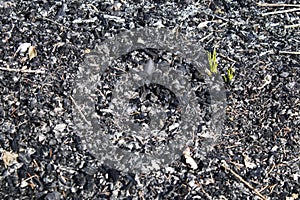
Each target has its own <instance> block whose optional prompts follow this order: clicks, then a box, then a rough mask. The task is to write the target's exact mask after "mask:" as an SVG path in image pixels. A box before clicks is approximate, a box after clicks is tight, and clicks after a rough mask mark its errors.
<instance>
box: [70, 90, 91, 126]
mask: <svg viewBox="0 0 300 200" xmlns="http://www.w3.org/2000/svg"><path fill="white" fill-rule="evenodd" d="M70 99H71V101H72V102H73V104H74V105H75V107H76V109H77V110H78V112H79V114H80V116H81V117H82V118H83V120H84V121H85V123H87V124H88V125H89V126H91V125H92V124H91V123H90V122H89V121H88V120H87V119H86V117H85V115H84V114H83V112H82V111H81V110H80V107H79V106H78V104H77V103H76V101H75V99H74V98H73V97H72V96H70Z"/></svg>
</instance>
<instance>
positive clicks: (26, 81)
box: [0, 0, 300, 200]
mask: <svg viewBox="0 0 300 200" xmlns="http://www.w3.org/2000/svg"><path fill="white" fill-rule="evenodd" d="M270 2H271V1H269V2H268V3H270ZM284 3H290V4H297V1H285V2H284ZM298 3H299V2H298ZM295 8H297V7H271V6H267V7H264V6H259V5H257V2H255V1H250V0H245V1H238V2H237V1H231V0H223V1H222V0H220V1H213V0H212V1H209V0H207V1H199V2H197V3H195V2H194V1H182V2H172V3H170V2H167V1H155V2H148V1H142V2H138V3H134V2H132V1H120V2H117V1H116V2H114V1H105V2H103V1H86V2H85V3H80V2H79V1H67V0H66V1H35V0H33V1H0V30H1V31H0V34H1V37H0V38H1V40H0V67H1V68H0V132H1V134H0V151H1V155H2V156H1V158H2V159H1V160H0V198H1V199H49V200H50V199H51V200H52V199H53V200H55V199H109V198H110V199H260V198H261V199H298V198H299V196H300V193H299V191H300V189H299V188H300V153H299V150H300V146H299V145H300V138H299V133H300V131H299V125H300V118H299V108H300V79H299V77H300V68H299V64H300V63H299V61H300V59H299V55H293V54H292V53H291V52H297V51H298V52H299V43H300V37H299V33H300V29H299V26H298V27H297V26H296V27H294V28H292V27H289V26H290V25H293V24H299V23H300V17H299V13H300V11H299V10H298V11H297V10H292V11H290V12H285V13H269V14H267V15H264V13H268V12H274V11H280V10H288V9H295ZM298 8H299V7H298ZM206 22H207V23H206ZM159 26H164V27H167V28H170V29H173V28H177V29H178V30H180V31H181V32H182V34H184V35H185V36H186V37H188V38H189V37H190V38H193V39H197V40H199V41H202V42H203V46H204V48H205V49H206V50H211V49H213V47H215V48H216V49H217V53H218V62H219V73H224V74H227V68H229V67H233V68H234V69H235V77H234V79H233V80H232V81H231V82H229V83H224V84H225V88H226V91H227V92H226V94H227V108H226V119H225V123H224V127H223V132H222V136H221V137H220V138H219V140H218V141H217V143H216V144H214V148H213V149H212V151H210V152H209V153H207V155H206V156H205V157H201V156H200V155H201V153H200V151H201V148H200V147H199V148H194V149H193V148H192V149H191V156H192V158H193V159H194V160H195V161H196V163H197V165H198V168H197V169H195V170H193V169H192V168H191V166H189V165H188V164H187V162H186V161H185V160H184V159H182V160H177V161H174V163H172V164H171V165H170V166H169V167H165V168H163V169H161V170H156V171H153V172H151V173H149V174H130V173H129V174H128V173H122V172H119V171H118V170H117V169H111V168H109V166H104V165H102V164H101V163H100V162H99V161H98V160H97V159H96V158H94V157H93V156H92V155H91V154H90V153H89V150H88V149H86V148H85V147H84V146H83V145H82V143H81V140H80V138H79V137H78V135H77V133H76V129H75V125H74V123H73V120H72V119H73V113H74V112H75V110H74V106H73V105H72V100H71V99H70V96H71V95H72V89H73V88H72V87H73V83H74V79H75V78H76V72H77V69H78V66H79V64H80V63H81V62H82V61H83V58H84V55H85V54H86V52H87V49H93V48H94V47H95V45H96V44H97V42H101V41H102V40H104V39H105V38H107V37H109V36H110V35H113V34H116V33H118V32H121V31H124V30H128V29H133V28H138V27H159ZM24 43H31V45H32V46H34V47H35V49H36V52H37V56H35V54H34V50H32V49H31V56H32V59H29V58H28V55H27V49H28V47H29V46H28V47H26V44H24ZM22 45H23V46H22ZM24 45H25V46H24ZM19 47H21V48H19ZM22 48H23V49H25V50H24V51H25V52H22V50H23V49H22ZM7 67H9V69H7ZM41 71H44V72H45V73H39V72H41Z"/></svg>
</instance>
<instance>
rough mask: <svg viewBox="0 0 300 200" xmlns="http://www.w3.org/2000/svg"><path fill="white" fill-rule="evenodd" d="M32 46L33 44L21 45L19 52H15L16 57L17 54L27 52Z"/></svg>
mask: <svg viewBox="0 0 300 200" xmlns="http://www.w3.org/2000/svg"><path fill="white" fill-rule="evenodd" d="M30 46H31V43H21V44H20V46H19V47H18V49H17V51H16V52H15V54H14V56H16V55H17V53H19V52H21V53H24V52H26V51H27V49H28V48H29V47H30Z"/></svg>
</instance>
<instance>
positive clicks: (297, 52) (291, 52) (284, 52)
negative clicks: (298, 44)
mask: <svg viewBox="0 0 300 200" xmlns="http://www.w3.org/2000/svg"><path fill="white" fill-rule="evenodd" d="M279 53H281V54H293V55H300V51H279Z"/></svg>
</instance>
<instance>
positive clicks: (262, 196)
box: [221, 162, 267, 200]
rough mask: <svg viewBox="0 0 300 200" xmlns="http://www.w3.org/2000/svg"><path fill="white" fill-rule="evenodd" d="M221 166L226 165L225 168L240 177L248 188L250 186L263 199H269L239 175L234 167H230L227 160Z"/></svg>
mask: <svg viewBox="0 0 300 200" xmlns="http://www.w3.org/2000/svg"><path fill="white" fill-rule="evenodd" d="M221 166H222V167H224V168H225V170H227V171H229V172H230V173H231V174H232V175H234V176H235V177H236V178H237V179H239V180H240V181H241V182H242V183H244V184H245V185H246V186H247V187H248V188H250V189H251V190H252V191H253V193H255V194H256V195H257V196H259V197H260V198H261V199H263V200H267V198H266V197H265V196H264V195H262V194H261V193H260V192H259V191H257V190H256V189H255V188H254V187H253V186H252V185H251V184H250V183H249V182H247V181H245V180H244V179H243V178H242V177H241V176H240V175H238V174H237V173H235V172H234V171H233V170H232V169H230V168H229V166H228V165H227V163H226V162H223V163H222V164H221Z"/></svg>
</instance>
